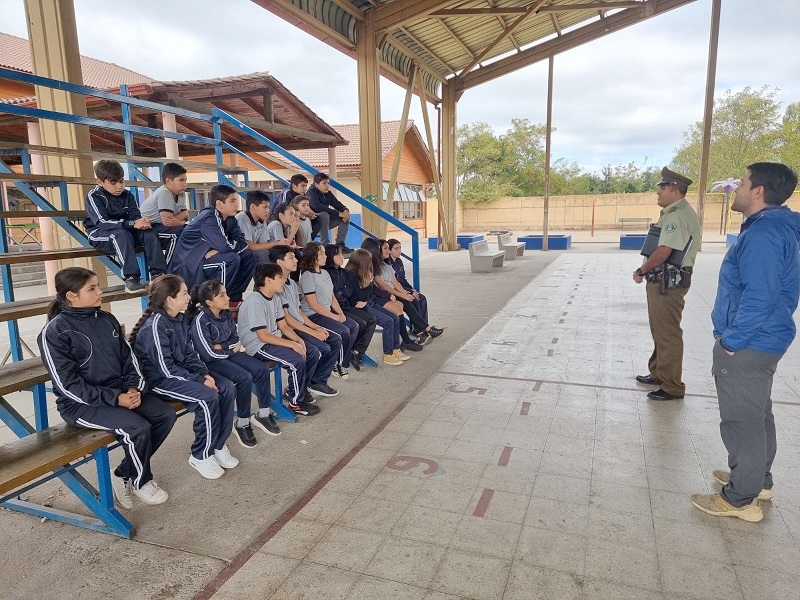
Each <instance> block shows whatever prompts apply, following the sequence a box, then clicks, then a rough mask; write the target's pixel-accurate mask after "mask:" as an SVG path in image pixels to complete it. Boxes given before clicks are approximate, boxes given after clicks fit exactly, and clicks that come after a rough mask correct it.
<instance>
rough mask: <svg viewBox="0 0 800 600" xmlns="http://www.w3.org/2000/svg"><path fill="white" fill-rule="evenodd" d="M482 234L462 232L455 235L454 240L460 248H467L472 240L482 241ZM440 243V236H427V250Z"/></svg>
mask: <svg viewBox="0 0 800 600" xmlns="http://www.w3.org/2000/svg"><path fill="white" fill-rule="evenodd" d="M482 241H483V236H482V235H479V234H476V233H463V234H460V235H457V236H456V242H457V243H458V246H459V247H460V248H461V249H462V250H469V245H470V244H472V243H473V242H482ZM441 243H442V238H440V237H438V238H437V237H435V236H434V237H429V238H428V249H429V250H436V249H437V248H439V244H441Z"/></svg>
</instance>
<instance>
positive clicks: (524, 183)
mask: <svg viewBox="0 0 800 600" xmlns="http://www.w3.org/2000/svg"><path fill="white" fill-rule="evenodd" d="M546 134H547V127H546V126H545V125H542V124H541V123H537V124H534V123H531V122H530V121H529V120H528V119H511V128H510V129H509V130H508V131H507V132H506V134H505V135H504V136H503V137H502V138H501V141H502V144H503V159H504V166H505V171H506V174H507V182H508V183H511V184H513V185H514V187H516V188H517V192H518V193H517V194H516V195H521V196H541V195H542V194H544V162H545V152H544V141H545V135H546Z"/></svg>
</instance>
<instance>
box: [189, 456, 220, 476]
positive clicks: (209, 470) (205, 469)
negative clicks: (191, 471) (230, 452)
mask: <svg viewBox="0 0 800 600" xmlns="http://www.w3.org/2000/svg"><path fill="white" fill-rule="evenodd" d="M189 464H190V465H192V466H193V467H194V468H195V469H197V472H198V473H200V475H202V476H203V477H205V478H206V479H219V478H220V477H222V476H223V475H225V471H224V470H223V469H222V467H220V466H219V463H218V462H217V460H216V459H215V458H214V457H213V456H209V457H208V458H206V459H203V460H201V459H199V458H195V457H194V456H190V457H189Z"/></svg>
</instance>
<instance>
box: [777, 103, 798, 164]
mask: <svg viewBox="0 0 800 600" xmlns="http://www.w3.org/2000/svg"><path fill="white" fill-rule="evenodd" d="M780 145H781V162H782V163H784V164H787V165H789V166H790V167H791V168H792V169H794V170H795V172H800V102H794V103H792V104H790V105H789V106H787V107H786V112H785V113H784V115H783V122H782V123H781V130H780Z"/></svg>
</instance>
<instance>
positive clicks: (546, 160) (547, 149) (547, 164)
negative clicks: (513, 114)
mask: <svg viewBox="0 0 800 600" xmlns="http://www.w3.org/2000/svg"><path fill="white" fill-rule="evenodd" d="M553 63H554V59H553V57H552V56H550V59H549V61H548V63H547V136H546V138H545V146H544V216H543V218H542V221H543V223H542V252H547V250H548V249H549V244H548V240H547V230H548V219H549V215H550V142H551V138H552V136H553Z"/></svg>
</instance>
